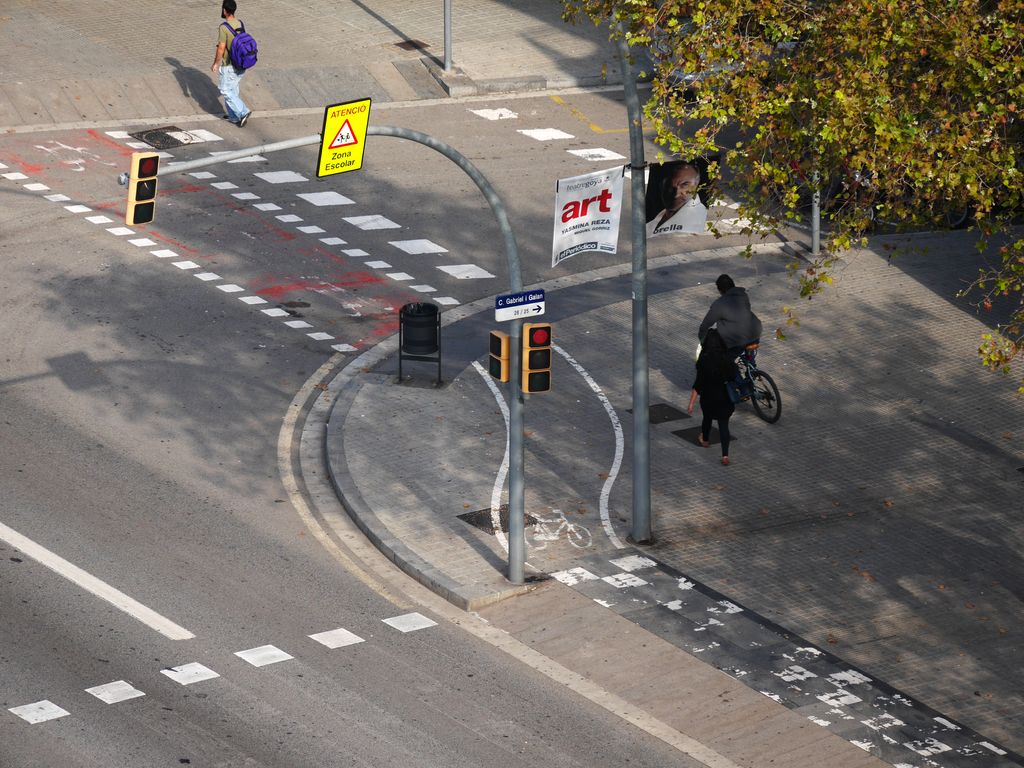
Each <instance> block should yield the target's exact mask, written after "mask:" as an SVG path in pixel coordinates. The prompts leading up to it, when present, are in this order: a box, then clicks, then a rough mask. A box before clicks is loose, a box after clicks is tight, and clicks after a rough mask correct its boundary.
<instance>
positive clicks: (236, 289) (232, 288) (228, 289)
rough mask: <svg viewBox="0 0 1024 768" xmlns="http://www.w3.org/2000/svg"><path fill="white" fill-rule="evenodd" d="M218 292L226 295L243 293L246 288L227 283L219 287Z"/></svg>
mask: <svg viewBox="0 0 1024 768" xmlns="http://www.w3.org/2000/svg"><path fill="white" fill-rule="evenodd" d="M217 290H218V291H224V293H241V292H242V291H244V290H245V288H243V287H242V286H240V285H235V284H234V283H225V284H224V285H218V286H217Z"/></svg>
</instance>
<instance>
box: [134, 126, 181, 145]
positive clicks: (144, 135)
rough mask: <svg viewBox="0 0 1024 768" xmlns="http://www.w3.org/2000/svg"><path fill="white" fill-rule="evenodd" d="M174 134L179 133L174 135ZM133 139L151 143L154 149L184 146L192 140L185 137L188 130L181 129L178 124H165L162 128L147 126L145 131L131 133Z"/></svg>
mask: <svg viewBox="0 0 1024 768" xmlns="http://www.w3.org/2000/svg"><path fill="white" fill-rule="evenodd" d="M172 134H178V135H177V136H174V135H172ZM128 135H129V136H131V137H132V138H133V139H138V140H139V141H141V142H143V143H145V144H149V146H151V147H153V149H174V148H175V147H183V146H185V145H186V144H190V143H192V142H190V141H188V140H183V139H185V136H186V135H187V132H186V131H183V130H181V128H179V127H178V126H176V125H165V126H162V127H160V128H147V129H146V130H144V131H138V132H137V133H129V134H128Z"/></svg>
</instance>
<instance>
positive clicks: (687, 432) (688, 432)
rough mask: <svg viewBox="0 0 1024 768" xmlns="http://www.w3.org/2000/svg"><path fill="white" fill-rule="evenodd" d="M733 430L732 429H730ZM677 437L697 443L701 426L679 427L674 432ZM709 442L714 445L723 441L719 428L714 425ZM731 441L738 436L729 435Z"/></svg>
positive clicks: (733, 441)
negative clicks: (719, 434) (719, 435)
mask: <svg viewBox="0 0 1024 768" xmlns="http://www.w3.org/2000/svg"><path fill="white" fill-rule="evenodd" d="M730 432H731V430H730ZM672 434H673V435H675V436H676V437H678V438H679V439H681V440H683V441H684V442H687V443H693V444H694V445H696V444H697V438H698V437H700V427H690V428H689V429H677V430H675V431H674V432H673V433H672ZM708 442H709V443H711V444H712V445H715V444H717V443H721V442H722V441H721V440H720V439H719V437H718V430H717V429H715V428H714V427H712V428H711V435H710V436H709V437H708ZM729 442H730V443H735V442H736V438H735V436H733V435H732V434H730V435H729Z"/></svg>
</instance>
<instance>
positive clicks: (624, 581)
mask: <svg viewBox="0 0 1024 768" xmlns="http://www.w3.org/2000/svg"><path fill="white" fill-rule="evenodd" d="M601 581H605V582H607V583H609V584H611V585H612V586H613V587H615V588H617V589H625V588H626V587H642V586H643V585H644V584H647V583H648V582H646V581H644V580H643V579H641V578H640V577H639V576H634V575H633V574H632V573H616V574H614V575H613V576H604V577H602V578H601Z"/></svg>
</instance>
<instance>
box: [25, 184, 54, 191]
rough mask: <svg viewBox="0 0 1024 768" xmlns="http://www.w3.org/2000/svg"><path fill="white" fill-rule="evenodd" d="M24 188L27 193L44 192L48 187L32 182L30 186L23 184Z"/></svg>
mask: <svg viewBox="0 0 1024 768" xmlns="http://www.w3.org/2000/svg"><path fill="white" fill-rule="evenodd" d="M24 186H25V189H27V190H28V191H29V192H46V191H47V190H48V189H49V187H48V186H46V185H45V184H40V183H38V182H34V183H32V184H25V185H24Z"/></svg>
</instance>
